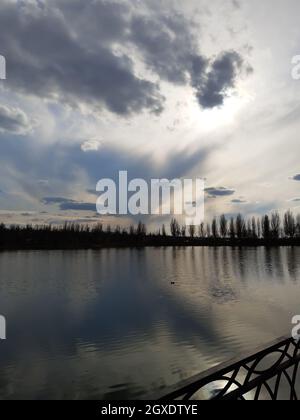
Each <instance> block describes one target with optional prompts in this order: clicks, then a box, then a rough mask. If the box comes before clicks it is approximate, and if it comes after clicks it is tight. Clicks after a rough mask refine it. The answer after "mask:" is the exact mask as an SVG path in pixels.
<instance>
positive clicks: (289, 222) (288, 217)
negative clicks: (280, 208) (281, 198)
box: [283, 210, 296, 238]
mask: <svg viewBox="0 0 300 420" xmlns="http://www.w3.org/2000/svg"><path fill="white" fill-rule="evenodd" d="M283 225H284V233H285V235H286V236H287V237H289V238H293V237H294V236H295V234H296V222H295V218H294V215H293V213H292V212H291V211H290V210H288V211H287V212H286V213H285V215H284V223H283Z"/></svg>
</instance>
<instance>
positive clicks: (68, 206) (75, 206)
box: [59, 201, 96, 212]
mask: <svg viewBox="0 0 300 420" xmlns="http://www.w3.org/2000/svg"><path fill="white" fill-rule="evenodd" d="M59 208H60V210H64V211H66V210H76V211H94V212H96V202H95V203H81V202H74V201H70V202H65V203H62V204H60V206H59Z"/></svg>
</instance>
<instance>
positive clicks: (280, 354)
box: [160, 338, 300, 401]
mask: <svg viewBox="0 0 300 420" xmlns="http://www.w3.org/2000/svg"><path fill="white" fill-rule="evenodd" d="M299 362H300V342H297V341H295V340H293V339H292V338H288V339H279V340H277V341H276V342H275V343H273V344H271V345H269V346H268V347H267V348H264V349H262V350H259V351H257V352H256V353H255V354H254V355H252V356H250V357H248V358H245V359H244V360H240V361H232V362H230V363H227V364H225V365H221V366H218V367H217V368H213V369H211V370H209V371H207V372H205V373H202V374H201V375H198V376H196V377H194V378H192V379H190V380H188V381H185V382H184V383H181V384H179V385H178V386H176V387H174V388H172V389H169V391H167V392H166V396H165V397H163V398H160V400H161V401H171V400H181V401H188V400H268V399H269V400H281V399H282V400H298V394H297V389H298V391H300V377H298V367H299Z"/></svg>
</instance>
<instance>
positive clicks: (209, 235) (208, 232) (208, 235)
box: [206, 223, 211, 238]
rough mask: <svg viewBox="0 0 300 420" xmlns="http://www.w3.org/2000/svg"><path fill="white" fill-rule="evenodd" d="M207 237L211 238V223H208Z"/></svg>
mask: <svg viewBox="0 0 300 420" xmlns="http://www.w3.org/2000/svg"><path fill="white" fill-rule="evenodd" d="M206 235H207V237H208V238H210V237H211V229H210V224H209V223H207V226H206Z"/></svg>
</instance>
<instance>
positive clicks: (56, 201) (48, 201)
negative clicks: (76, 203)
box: [42, 197, 73, 205]
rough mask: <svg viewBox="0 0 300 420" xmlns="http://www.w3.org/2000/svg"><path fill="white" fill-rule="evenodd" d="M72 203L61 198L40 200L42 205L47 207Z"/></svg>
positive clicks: (67, 199)
mask: <svg viewBox="0 0 300 420" xmlns="http://www.w3.org/2000/svg"><path fill="white" fill-rule="evenodd" d="M70 202H73V200H71V199H69V198H63V197H44V198H43V199H42V203H44V204H46V205H48V204H64V203H70Z"/></svg>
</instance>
